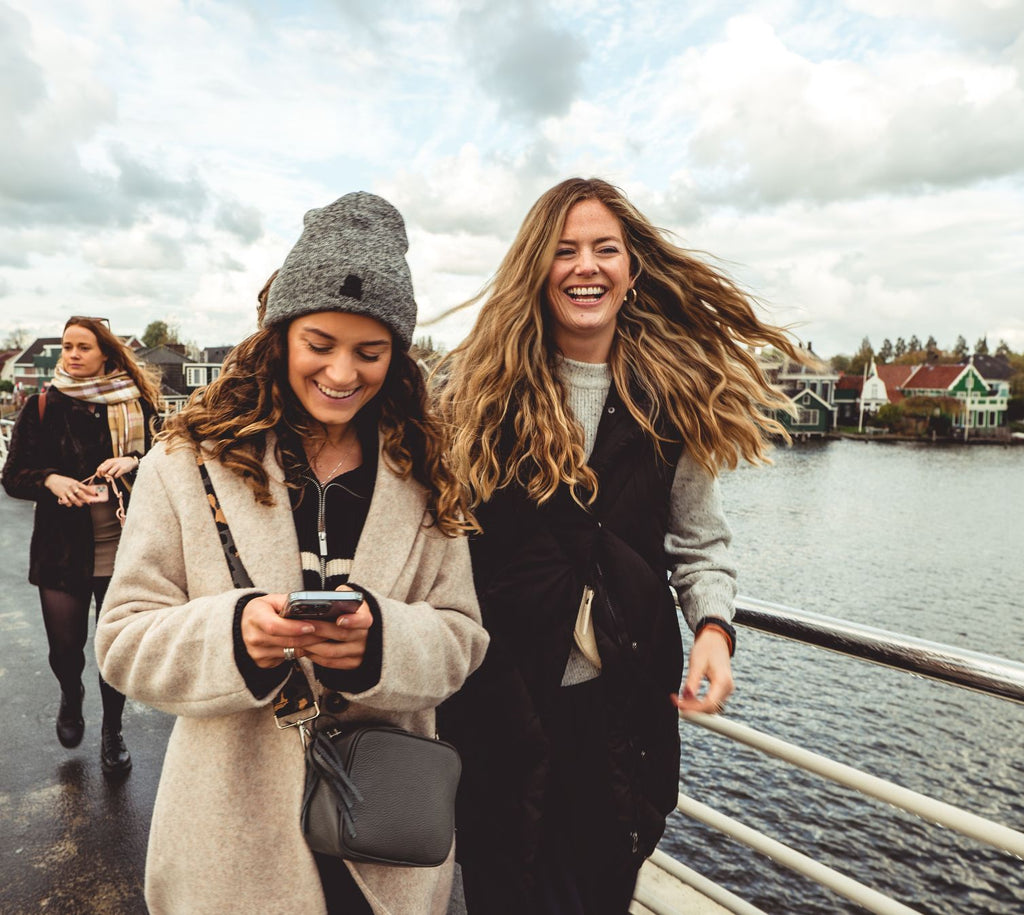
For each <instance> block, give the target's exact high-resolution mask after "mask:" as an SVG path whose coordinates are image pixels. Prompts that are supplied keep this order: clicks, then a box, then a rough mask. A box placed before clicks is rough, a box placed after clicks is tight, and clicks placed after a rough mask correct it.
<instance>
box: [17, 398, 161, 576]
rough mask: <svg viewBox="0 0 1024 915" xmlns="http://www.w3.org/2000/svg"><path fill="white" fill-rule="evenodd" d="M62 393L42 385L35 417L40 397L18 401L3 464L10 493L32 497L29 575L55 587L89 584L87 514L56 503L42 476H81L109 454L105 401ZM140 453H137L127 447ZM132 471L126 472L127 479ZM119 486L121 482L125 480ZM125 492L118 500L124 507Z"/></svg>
mask: <svg viewBox="0 0 1024 915" xmlns="http://www.w3.org/2000/svg"><path fill="white" fill-rule="evenodd" d="M141 403H142V414H143V416H144V418H145V425H146V431H145V442H146V449H147V450H148V449H149V446H150V444H151V442H152V436H151V428H150V426H151V420H152V418H153V415H154V411H153V409H152V407H150V405H149V403H148V402H147V401H145V400H143V401H141ZM89 406H90V405H89V404H86V403H85V402H84V401H81V400H77V399H76V398H74V397H68V396H67V394H64V393H62V392H61V391H60V390H58V389H57V388H55V387H51V388H49V389H48V390H47V391H46V409H45V411H44V414H43V419H42V422H40V420H39V396H38V395H33V396H32V397H30V398H29V399H28V400H27V401H26V402H25V406H24V407H22V410H21V413H20V414H19V415H18V421H17V422H16V423H15V425H14V431H13V433H12V435H11V447H10V451H9V452H8V454H7V461H6V462H5V463H4V469H3V487H4V490H5V491H6V492H7V494H8V495H9V496H12V497H13V498H15V499H30V500H32V501H34V502H35V503H36V516H35V524H34V526H33V528H32V543H31V546H30V547H29V568H28V580H29V581H30V582H31V583H32V584H34V585H36V586H37V587H43V588H55V589H56V590H58V591H78V590H81V589H82V588H88V587H89V584H90V582H91V580H92V570H93V551H94V545H93V531H92V517H91V515H90V509H89V507H88V506H62V505H59V504H58V503H57V497H56V496H55V495H54V494H53V493H51V492H50V490H48V489H47V488H46V487H45V486H44V485H43V481H44V480H45V479H46V478H47V477H48V476H49V475H50V474H51V473H59V474H62V475H64V476H68V477H73V478H74V479H76V480H84V479H85V478H87V477H89V476H90V475H92V474H93V473H95V472H96V468H97V467H98V466H99V465H100V464H102V463H103V461H105V460H106V459H107V458H109V457H112V456H113V454H114V446H113V443H112V442H111V439H110V426H109V425H108V423H107V408H106V406H105V405H104V404H92V405H91V406H94V407H95V408H96V409H95V410H90V409H89ZM132 456H133V457H139V458H141V457H142V455H141V454H133V455H132ZM132 478H133V475H131V474H130V475H129V476H128V479H129V480H131V479H132ZM125 489H126V487H125ZM127 496H128V494H127V492H125V499H126V501H125V507H126V508H127V505H128V503H127Z"/></svg>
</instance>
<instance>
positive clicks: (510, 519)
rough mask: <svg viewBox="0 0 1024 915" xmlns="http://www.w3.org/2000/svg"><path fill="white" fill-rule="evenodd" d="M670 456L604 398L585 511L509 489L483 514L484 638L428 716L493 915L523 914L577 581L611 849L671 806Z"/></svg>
mask: <svg viewBox="0 0 1024 915" xmlns="http://www.w3.org/2000/svg"><path fill="white" fill-rule="evenodd" d="M680 450H681V448H680V446H675V448H674V449H673V448H672V447H671V446H669V447H667V448H665V449H664V451H665V454H664V458H659V457H658V456H657V454H656V452H655V449H654V447H653V445H652V443H651V441H650V439H649V437H648V436H647V435H645V434H644V433H643V431H642V430H641V429H640V427H639V426H638V425H637V424H636V422H635V421H634V420H633V418H632V417H631V416H630V414H629V412H628V411H627V410H626V409H625V407H624V406H623V405H622V402H621V399H620V398H619V397H618V395H617V394H616V392H615V391H614V388H613V390H612V391H611V392H610V394H609V396H608V400H607V401H606V404H605V408H604V413H603V415H602V419H601V423H600V426H599V429H598V435H597V441H596V444H595V446H594V450H593V454H592V455H591V458H590V466H591V467H592V468H593V469H594V471H595V472H596V473H597V476H598V479H599V481H600V486H599V496H598V499H597V502H596V504H595V505H593V506H592V507H591V508H590V509H589V510H584V509H583V508H581V507H580V506H579V505H578V504H577V503H576V502H574V501H573V499H572V498H571V495H570V493H569V492H568V491H567V490H566V489H565V488H563V489H562V490H561V491H559V492H558V493H557V495H556V496H555V497H554V498H553V499H552V500H551V501H550V502H548V503H546V504H545V505H543V506H541V507H537V506H536V505H535V504H533V503H532V502H530V501H529V500H528V499H527V498H526V497H525V495H524V494H523V492H522V491H521V490H518V489H515V490H504V491H501V492H499V493H497V494H496V495H495V496H494V498H492V499H491V501H490V502H488V503H487V504H486V505H485V506H483V507H482V510H481V511H480V512H479V519H480V522H481V524H482V526H483V528H484V534H483V535H482V536H480V537H477V538H476V539H475V541H474V542H472V544H471V546H472V550H473V571H474V579H475V582H476V587H477V592H478V595H479V598H480V603H481V608H482V611H483V620H484V625H485V627H486V628H487V630H488V631H489V632H490V634H491V644H490V647H489V649H488V654H487V656H486V658H485V659H484V663H483V665H482V666H481V668H480V669H479V670H478V671H477V672H476V673H475V674H473V676H471V677H470V678H469V680H467V682H466V685H465V686H464V687H463V689H462V690H461V691H460V692H459V693H458V694H456V696H454V697H452V699H450V700H448V702H446V703H445V704H444V705H443V706H442V707H441V709H440V710H439V719H438V720H439V727H440V732H441V735H442V736H443V737H445V738H446V739H448V740H451V741H453V742H454V743H455V744H456V745H457V746H458V748H459V750H460V752H461V754H462V758H463V776H462V782H461V784H460V788H459V800H458V810H457V818H458V824H457V825H458V842H457V846H456V847H457V853H458V856H459V859H460V860H462V861H463V862H464V863H465V864H467V865H472V866H473V867H474V868H476V869H477V872H478V874H479V873H480V870H481V869H482V870H483V872H484V873H485V874H487V875H488V876H489V877H490V879H491V881H492V883H493V885H494V886H501V887H503V888H504V890H503V891H502V892H503V896H502V899H503V902H502V905H503V906H504V905H506V904H507V907H506V908H503V911H508V912H515V911H529V899H530V895H529V894H530V886H529V881H530V878H529V874H531V873H532V872H533V870H534V867H535V863H536V857H537V855H538V853H539V850H540V844H541V841H542V835H541V833H542V818H543V817H544V792H545V783H546V779H547V775H548V766H549V761H548V756H547V752H548V747H549V746H550V744H551V742H552V736H553V735H552V734H551V733H549V731H548V727H549V721H548V720H546V718H547V716H548V715H549V710H550V709H551V708H552V704H553V703H552V700H553V698H554V697H555V694H556V692H557V690H559V689H560V683H561V679H562V675H563V672H564V670H565V666H566V661H567V659H568V656H569V651H570V648H571V645H572V638H573V635H572V633H573V626H574V623H575V620H576V616H577V612H578V609H579V605H580V598H581V594H582V591H583V587H584V585H590V586H593V587H595V588H596V594H595V598H594V603H593V609H592V614H593V616H592V619H593V624H594V627H595V632H596V637H597V644H598V649H599V652H600V655H601V660H602V673H601V676H600V678H599V680H598V682H599V683H600V684H601V688H602V690H603V701H604V703H605V706H606V709H607V721H608V729H609V730H608V740H607V752H608V760H607V764H608V766H609V767H610V771H611V786H612V795H613V801H614V806H615V810H616V816H617V820H618V824H619V830H618V832H619V837H620V848H619V853H620V854H621V855H622V856H624V857H626V858H632V859H634V860H635V863H636V866H637V867H639V864H640V862H641V860H642V859H643V858H644V857H646V856H647V855H648V854H650V852H651V851H652V850H653V849H654V847H655V845H656V844H657V842H658V840H659V838H660V837H661V834H662V832H663V830H664V826H665V817H666V815H667V814H668V812H669V811H671V810H672V809H674V807H675V803H676V796H677V792H678V778H679V736H678V717H677V713H676V710H675V708H674V706H673V705H672V703H671V702H670V701H669V694H670V693H671V692H675V691H677V690H678V689H679V684H680V678H681V674H682V664H683V654H682V642H681V637H680V632H679V624H678V621H677V616H676V611H675V606H674V602H673V599H672V595H671V592H670V589H669V585H668V581H667V576H666V560H665V547H664V538H665V533H666V527H667V524H668V514H669V502H670V495H671V488H672V481H673V475H674V470H675V464H676V462H677V461H678V459H679V453H680ZM487 879H488V878H487V877H484V880H485V881H486V880H487ZM524 906H525V907H524Z"/></svg>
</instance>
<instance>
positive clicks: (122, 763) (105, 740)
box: [100, 725, 132, 775]
mask: <svg viewBox="0 0 1024 915" xmlns="http://www.w3.org/2000/svg"><path fill="white" fill-rule="evenodd" d="M100 766H102V767H103V774H104V775H127V774H128V773H129V772H130V771H131V769H132V754H131V753H129V752H128V748H127V747H126V746H125V745H124V737H122V736H121V730H120V728H118V729H117V730H114V728H108V727H107V726H106V725H104V726H103V730H102V732H101V734H100Z"/></svg>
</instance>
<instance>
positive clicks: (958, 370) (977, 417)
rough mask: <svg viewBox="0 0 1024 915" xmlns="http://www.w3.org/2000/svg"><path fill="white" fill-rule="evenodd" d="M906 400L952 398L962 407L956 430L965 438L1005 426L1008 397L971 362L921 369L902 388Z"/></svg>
mask: <svg viewBox="0 0 1024 915" xmlns="http://www.w3.org/2000/svg"><path fill="white" fill-rule="evenodd" d="M900 390H901V393H902V394H903V396H904V397H916V396H925V397H953V398H956V399H957V400H959V401H961V403H962V410H961V412H960V414H959V415H957V416H954V417H953V427H954V428H955V429H959V430H961V431H962V432H963V434H965V435H969V434H977V433H980V434H983V435H984V434H989V433H991V432H992V431H993V430H995V429H997V428H999V427H1001V426H1005V425H1006V407H1007V401H1008V395H1007V393H1006V391H1005V390H1003V389H1002V388H1000V387H999V386H998V385H995V386H994V385H990V384H989V383H988V382H987V381H986V380H985V379H984V378H983V377H982V375H981V372H979V371H978V369H977V368H976V367H975V365H974V360H973V359H971V360H970V361H969V362H968V363H967V364H966V365H965V364H962V363H961V364H959V365H934V364H926V365H919V366H917V367H916V369H915V370H914V373H913V374H912V375H911V376H910V377H909V378H908V379H907V380H906V381H905V382H903V385H902V387H901V388H900Z"/></svg>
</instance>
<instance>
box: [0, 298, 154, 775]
mask: <svg viewBox="0 0 1024 915" xmlns="http://www.w3.org/2000/svg"><path fill="white" fill-rule="evenodd" d="M159 404H160V392H159V389H158V388H157V386H156V384H155V383H154V381H153V380H152V379H151V378H150V377H149V375H148V374H147V373H146V372H145V371H144V370H143V368H142V367H141V366H140V365H139V364H138V363H137V362H136V361H135V358H134V356H133V355H132V352H131V350H129V349H128V348H127V347H126V346H125V345H124V344H123V343H122V342H121V341H120V340H119V339H118V338H117V337H116V336H114V334H112V333H111V332H110V329H109V328H108V327H107V325H106V323H105V321H104V319H102V318H86V317H73V318H70V319H69V320H68V322H67V324H66V325H65V327H64V334H63V337H62V338H61V356H60V360H59V361H58V363H57V367H56V370H55V373H54V378H53V384H52V385H51V386H50V388H49V389H48V390H47V391H46V392H44V393H42V394H38V395H34V396H32V397H30V398H29V399H28V401H27V402H26V403H25V406H24V407H23V409H22V411H21V414H20V415H19V417H18V421H17V423H16V424H15V426H14V431H13V433H12V436H11V447H10V452H9V454H8V456H7V461H6V463H5V464H4V469H3V486H4V489H5V490H6V491H7V493H8V495H11V496H14V497H15V498H17V499H31V500H32V501H34V502H35V503H36V513H35V525H34V527H33V530H32V543H31V546H30V548H29V575H28V577H29V581H30V582H31V583H32V584H34V585H36V586H37V587H38V588H39V599H40V603H41V604H42V610H43V623H44V625H45V626H46V636H47V640H48V642H49V647H50V655H49V660H50V668H51V669H52V670H53V672H54V674H55V675H56V677H57V680H58V682H59V683H60V690H61V695H60V708H59V711H58V713H57V738H58V740H60V742H61V744H63V745H64V746H65V747H69V748H70V747H77V746H78V745H79V744H80V743H81V741H82V735H83V733H84V730H85V719H84V717H83V714H82V701H83V697H84V695H85V687H84V685H83V683H82V670H83V669H84V667H85V653H84V652H85V644H86V640H87V637H88V632H89V604H90V602H91V601H93V600H95V603H96V614H97V616H98V614H99V610H100V607H101V606H102V604H103V597H104V594H105V593H106V590H107V585H108V584H109V582H110V576H111V574H112V572H113V567H114V554H115V553H116V551H117V547H118V542H119V540H120V537H121V519H123V510H121V509H123V507H124V506H122V505H121V504H120V503H121V502H122V501H124V500H125V499H127V494H128V493H127V491H128V488H129V483H130V481H131V479H132V478H133V477H134V474H135V471H136V470H137V469H138V466H139V460H140V458H141V457H142V456H143V455H144V454H145V453H146V451H147V450H148V448H149V445H150V442H151V438H152V425H153V420H154V417H155V416H156V414H157V411H158V409H159ZM108 487H109V488H108ZM122 491H123V492H122ZM118 492H121V493H122V494H121V499H120V500H118V499H117V498H116V496H117V493H118ZM119 511H120V517H119ZM100 694H101V696H102V700H103V724H102V729H101V737H100V763H101V765H102V767H103V771H104V772H105V773H106V774H107V775H120V774H124V773H127V772H128V771H129V770H130V769H131V766H132V758H131V754H130V753H129V752H128V748H127V747H126V746H125V742H124V738H123V736H122V733H121V715H122V712H123V710H124V696H123V695H122V694H121V693H119V692H118V691H117V690H115V689H114V688H113V687H111V686H110V685H109V684H108V683H106V681H105V680H104V679H103V677H102V676H101V677H100Z"/></svg>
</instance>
